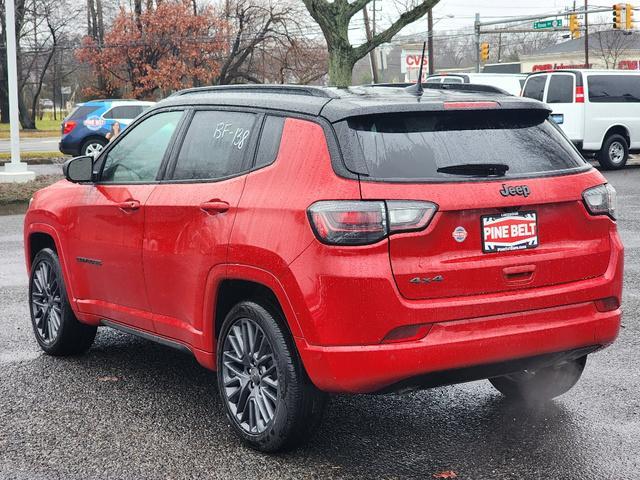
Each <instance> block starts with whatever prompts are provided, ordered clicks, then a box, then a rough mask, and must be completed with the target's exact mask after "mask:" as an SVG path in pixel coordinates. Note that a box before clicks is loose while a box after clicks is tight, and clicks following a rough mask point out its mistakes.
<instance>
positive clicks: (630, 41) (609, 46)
mask: <svg viewBox="0 0 640 480" xmlns="http://www.w3.org/2000/svg"><path fill="white" fill-rule="evenodd" d="M591 38H593V40H592V41H591V48H590V50H595V54H596V56H597V57H599V58H601V59H602V61H603V62H604V66H605V68H618V64H619V62H620V60H621V59H622V58H623V57H625V56H626V54H627V53H628V51H629V50H631V49H633V48H634V45H635V39H634V38H633V35H629V34H628V33H627V32H624V31H620V30H602V31H599V32H595V33H593V34H591Z"/></svg>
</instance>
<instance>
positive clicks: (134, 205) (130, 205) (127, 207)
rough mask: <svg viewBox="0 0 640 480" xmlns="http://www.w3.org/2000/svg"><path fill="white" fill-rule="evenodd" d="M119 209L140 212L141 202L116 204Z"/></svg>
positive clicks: (133, 201) (129, 201) (128, 201)
mask: <svg viewBox="0 0 640 480" xmlns="http://www.w3.org/2000/svg"><path fill="white" fill-rule="evenodd" d="M116 205H117V207H118V208H119V209H121V210H125V211H133V210H138V209H139V208H140V202H139V201H138V200H127V201H126V202H119V203H116Z"/></svg>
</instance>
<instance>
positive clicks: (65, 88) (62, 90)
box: [60, 87, 71, 95]
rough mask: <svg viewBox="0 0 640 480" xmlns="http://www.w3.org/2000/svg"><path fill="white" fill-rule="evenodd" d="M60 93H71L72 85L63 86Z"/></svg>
mask: <svg viewBox="0 0 640 480" xmlns="http://www.w3.org/2000/svg"><path fill="white" fill-rule="evenodd" d="M60 93H61V94H62V95H71V87H62V88H60Z"/></svg>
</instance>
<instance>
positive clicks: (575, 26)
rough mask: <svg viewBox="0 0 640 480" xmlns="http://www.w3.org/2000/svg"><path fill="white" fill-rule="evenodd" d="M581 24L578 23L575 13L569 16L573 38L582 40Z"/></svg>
mask: <svg viewBox="0 0 640 480" xmlns="http://www.w3.org/2000/svg"><path fill="white" fill-rule="evenodd" d="M580 27H581V25H580V22H579V21H578V15H576V14H575V13H573V14H571V15H569V31H570V32H571V38H574V39H575V38H580Z"/></svg>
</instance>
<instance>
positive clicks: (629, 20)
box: [625, 3, 633, 30]
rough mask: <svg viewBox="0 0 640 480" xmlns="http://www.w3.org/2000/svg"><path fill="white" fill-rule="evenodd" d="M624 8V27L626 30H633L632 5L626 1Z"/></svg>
mask: <svg viewBox="0 0 640 480" xmlns="http://www.w3.org/2000/svg"><path fill="white" fill-rule="evenodd" d="M625 10H626V16H625V28H626V29H627V30H633V5H631V4H630V3H627V5H626V8H625Z"/></svg>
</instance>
